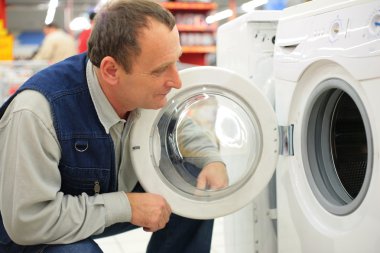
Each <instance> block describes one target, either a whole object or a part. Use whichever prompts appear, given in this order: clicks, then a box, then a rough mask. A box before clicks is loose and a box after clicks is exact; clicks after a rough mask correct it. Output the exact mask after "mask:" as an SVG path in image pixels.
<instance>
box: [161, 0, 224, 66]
mask: <svg viewBox="0 0 380 253" xmlns="http://www.w3.org/2000/svg"><path fill="white" fill-rule="evenodd" d="M161 4H162V5H163V6H164V7H165V8H167V9H168V10H170V11H171V12H172V13H173V15H174V16H175V19H176V23H177V27H178V30H179V33H180V39H181V45H182V49H183V55H182V56H181V59H180V60H181V62H184V63H190V64H195V65H208V63H207V55H208V54H213V53H215V51H216V47H215V45H216V41H215V32H216V29H217V26H216V25H215V24H207V23H206V17H207V16H208V15H209V13H210V12H211V11H214V10H216V8H217V4H216V3H214V2H211V1H198V2H197V1H191V2H189V1H186V2H185V1H174V2H162V3H161Z"/></svg>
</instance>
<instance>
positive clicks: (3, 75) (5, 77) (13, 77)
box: [0, 61, 48, 103]
mask: <svg viewBox="0 0 380 253" xmlns="http://www.w3.org/2000/svg"><path fill="white" fill-rule="evenodd" d="M46 66H48V63H47V62H44V61H0V101H1V103H2V102H4V101H5V100H6V99H7V98H8V97H9V96H10V95H12V94H13V93H14V92H15V91H16V90H17V89H18V87H19V86H20V85H22V84H23V83H24V82H25V81H26V80H28V79H29V78H30V77H31V76H32V75H33V74H34V73H36V72H38V71H40V70H41V69H43V68H45V67H46Z"/></svg>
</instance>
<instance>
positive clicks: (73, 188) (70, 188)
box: [60, 165, 110, 196]
mask: <svg viewBox="0 0 380 253" xmlns="http://www.w3.org/2000/svg"><path fill="white" fill-rule="evenodd" d="M60 171H61V180H62V182H61V191H62V192H63V193H64V194H70V195H73V196H77V195H81V194H82V193H87V195H89V196H92V195H95V194H96V193H104V192H108V191H109V183H110V171H109V170H106V169H102V168H78V167H69V166H65V165H64V166H62V167H61V168H60Z"/></svg>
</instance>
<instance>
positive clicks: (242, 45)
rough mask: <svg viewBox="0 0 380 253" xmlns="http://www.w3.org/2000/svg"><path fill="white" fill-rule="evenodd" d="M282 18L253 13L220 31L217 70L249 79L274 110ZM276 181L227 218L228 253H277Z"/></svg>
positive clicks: (276, 15)
mask: <svg viewBox="0 0 380 253" xmlns="http://www.w3.org/2000/svg"><path fill="white" fill-rule="evenodd" d="M280 14H281V11H269V10H257V11H252V12H250V13H247V14H244V15H242V16H240V17H238V18H237V19H234V20H232V21H230V22H227V23H225V24H224V25H222V26H220V27H219V28H218V31H217V66H218V67H223V68H227V69H230V70H232V71H234V72H236V73H238V74H240V75H242V76H244V77H246V78H248V79H249V80H250V81H251V82H252V86H255V87H257V88H259V89H260V91H261V92H262V93H263V95H265V97H266V98H267V99H269V101H270V103H271V104H272V106H273V107H274V105H275V99H274V96H275V90H274V81H273V50H274V42H275V35H276V27H277V21H278V18H279V16H280ZM252 101H253V99H252ZM253 102H254V101H253ZM274 177H275V176H274ZM274 177H273V179H272V180H271V183H270V185H269V186H268V187H266V188H265V189H264V190H263V192H262V193H260V194H259V195H258V196H257V197H256V198H255V199H254V200H253V201H252V202H251V203H250V204H249V205H247V206H246V207H244V208H243V209H241V210H239V211H237V212H235V213H233V214H231V215H228V216H226V217H224V221H225V224H224V227H225V229H224V231H225V250H226V253H230V252H231V253H234V252H239V253H251V252H266V253H274V252H277V232H276V220H275V215H274V216H273V215H272V214H273V213H274V212H273V210H274V209H275V208H276V206H275V205H276V204H275V202H276V199H275V193H276V187H275V182H274Z"/></svg>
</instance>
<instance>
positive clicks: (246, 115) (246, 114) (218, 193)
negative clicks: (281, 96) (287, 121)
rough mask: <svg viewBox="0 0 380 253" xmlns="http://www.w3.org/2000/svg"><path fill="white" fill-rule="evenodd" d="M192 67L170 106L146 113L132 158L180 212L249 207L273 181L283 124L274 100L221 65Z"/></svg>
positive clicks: (144, 180) (204, 213)
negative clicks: (273, 102)
mask: <svg viewBox="0 0 380 253" xmlns="http://www.w3.org/2000/svg"><path fill="white" fill-rule="evenodd" d="M206 70H208V71H206ZM187 71H189V72H187ZM187 71H182V72H181V79H182V82H183V87H182V89H181V90H179V91H173V92H171V93H170V94H169V96H170V98H169V100H168V104H167V106H166V107H165V108H162V109H161V110H159V111H154V110H141V111H140V116H139V118H138V120H137V121H136V122H135V124H134V126H133V128H132V134H131V157H132V162H133V165H134V169H135V171H136V174H137V176H138V178H139V180H140V183H141V184H142V185H143V187H144V188H145V190H146V191H149V192H155V193H159V194H161V195H163V196H164V197H165V198H166V199H167V200H168V202H169V204H170V205H171V207H172V209H173V212H175V213H177V214H180V215H183V216H187V217H190V218H213V217H217V216H221V215H225V214H227V213H230V212H233V211H235V210H237V209H238V208H240V207H242V206H244V205H245V204H247V203H248V202H249V201H250V200H251V199H252V198H253V197H254V196H256V195H257V194H258V193H259V192H260V191H261V189H262V188H263V187H264V186H265V185H266V183H267V182H268V181H269V179H270V177H271V175H272V173H273V171H274V168H275V163H276V161H277V148H278V143H277V139H278V133H277V124H276V120H275V115H274V112H273V110H272V109H271V105H270V103H269V102H268V101H267V100H266V99H265V98H264V97H263V95H262V94H261V93H260V92H258V91H257V90H256V89H257V88H255V87H254V86H253V85H252V84H251V83H249V81H246V80H245V79H243V78H241V77H239V76H237V75H236V74H233V73H231V72H226V71H225V70H222V69H219V68H214V67H198V68H193V69H191V70H187ZM205 71H206V72H205ZM215 71H216V72H218V73H215ZM222 73H223V74H222ZM212 74H214V75H213V76H214V77H211V75H212ZM215 74H219V75H216V76H220V75H225V77H228V79H225V78H224V80H222V79H219V78H215ZM192 76H198V77H199V76H203V78H202V79H201V80H196V79H197V77H196V79H195V80H194V79H193V78H192ZM226 80H230V82H227V83H226ZM237 83H238V84H237ZM255 96H260V98H255ZM253 104H255V105H256V106H259V107H257V108H256V109H255V108H254V107H253V106H252V105H253ZM265 107H267V108H265ZM263 108H265V109H263ZM266 110H268V111H269V112H267V113H265V111H266ZM268 116H272V117H273V118H272V119H271V120H268V119H269V118H270V117H268ZM263 123H264V125H263ZM267 124H268V125H267ZM144 136H148V137H145V138H144ZM268 143H271V144H268ZM269 150H270V151H269ZM268 152H270V155H269V154H268ZM268 156H272V157H271V158H270V159H268ZM263 159H264V160H263ZM260 175H261V176H260Z"/></svg>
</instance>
